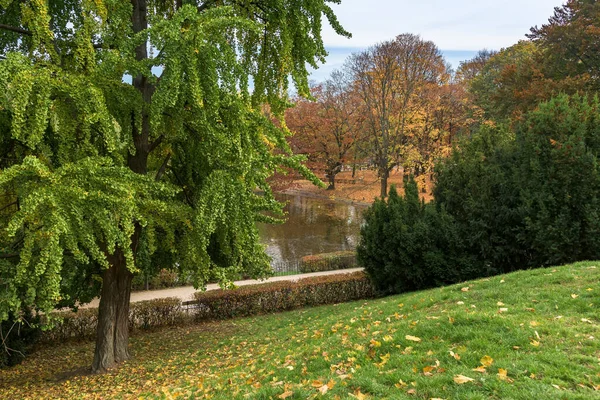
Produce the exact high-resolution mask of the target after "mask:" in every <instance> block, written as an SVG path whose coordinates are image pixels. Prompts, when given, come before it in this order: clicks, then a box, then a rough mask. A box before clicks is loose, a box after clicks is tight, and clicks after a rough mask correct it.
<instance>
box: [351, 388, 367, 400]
mask: <svg viewBox="0 0 600 400" xmlns="http://www.w3.org/2000/svg"><path fill="white" fill-rule="evenodd" d="M348 394H349V395H350V397H354V398H355V399H358V400H364V399H366V398H367V395H366V394H364V393H361V392H360V389H358V390H357V391H356V392H354V393H348Z"/></svg>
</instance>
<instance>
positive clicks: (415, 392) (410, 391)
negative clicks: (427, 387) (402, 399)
mask: <svg viewBox="0 0 600 400" xmlns="http://www.w3.org/2000/svg"><path fill="white" fill-rule="evenodd" d="M406 393H407V394H410V395H415V394H417V390H416V389H409V390H407V391H406Z"/></svg>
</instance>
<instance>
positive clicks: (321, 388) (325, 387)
mask: <svg viewBox="0 0 600 400" xmlns="http://www.w3.org/2000/svg"><path fill="white" fill-rule="evenodd" d="M318 390H319V393H321V394H326V393H327V391H328V390H329V386H327V385H323V386H321V387H320V388H319V389H318Z"/></svg>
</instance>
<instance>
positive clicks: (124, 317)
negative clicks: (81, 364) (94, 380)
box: [92, 250, 133, 373]
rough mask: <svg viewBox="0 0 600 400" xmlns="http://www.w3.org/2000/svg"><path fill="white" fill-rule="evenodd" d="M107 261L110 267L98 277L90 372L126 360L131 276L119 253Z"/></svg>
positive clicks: (102, 369) (105, 368) (104, 368)
mask: <svg viewBox="0 0 600 400" xmlns="http://www.w3.org/2000/svg"><path fill="white" fill-rule="evenodd" d="M108 259H109V262H110V264H111V266H110V268H108V269H106V270H104V273H103V274H102V292H101V295H100V307H99V308H98V328H97V332H96V350H95V352H94V361H93V363H92V372H94V373H101V372H104V371H106V370H107V369H109V368H111V367H113V366H114V365H115V364H116V363H119V362H122V361H125V360H127V359H128V358H129V351H128V348H127V346H128V342H129V300H130V297H131V281H132V279H133V274H132V273H131V272H129V270H128V269H127V267H126V266H125V259H124V258H123V256H122V253H121V252H120V251H119V250H117V251H116V254H115V255H112V256H109V257H108Z"/></svg>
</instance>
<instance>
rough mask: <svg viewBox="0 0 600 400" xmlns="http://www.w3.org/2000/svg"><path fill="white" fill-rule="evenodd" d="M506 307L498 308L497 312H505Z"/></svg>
mask: <svg viewBox="0 0 600 400" xmlns="http://www.w3.org/2000/svg"><path fill="white" fill-rule="evenodd" d="M507 311H508V308H501V309H499V310H498V312H499V313H503V312H507Z"/></svg>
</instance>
